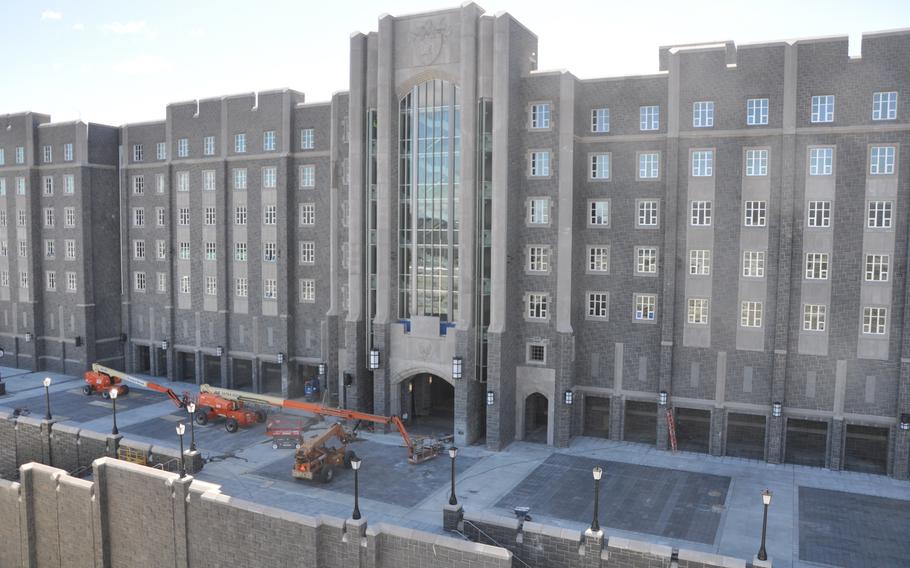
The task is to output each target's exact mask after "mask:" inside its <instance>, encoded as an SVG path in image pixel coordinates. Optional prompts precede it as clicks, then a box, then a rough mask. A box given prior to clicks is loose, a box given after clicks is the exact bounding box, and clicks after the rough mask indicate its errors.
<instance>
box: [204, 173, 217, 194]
mask: <svg viewBox="0 0 910 568" xmlns="http://www.w3.org/2000/svg"><path fill="white" fill-rule="evenodd" d="M202 191H215V170H205V171H203V172H202Z"/></svg>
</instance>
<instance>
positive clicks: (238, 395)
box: [199, 385, 443, 464]
mask: <svg viewBox="0 0 910 568" xmlns="http://www.w3.org/2000/svg"><path fill="white" fill-rule="evenodd" d="M206 394H212V395H217V396H219V397H221V398H224V399H226V400H232V401H236V402H239V403H250V404H259V405H266V406H272V407H275V408H283V409H293V410H300V411H302V412H309V413H311V414H316V415H319V416H334V417H336V418H341V419H342V420H354V421H356V422H357V423H358V424H359V423H360V422H372V423H375V424H383V425H388V426H394V427H395V428H396V429H397V430H398V433H399V434H401V438H402V439H403V440H404V444H405V446H406V447H407V448H408V463H412V464H416V463H421V462H425V461H427V460H429V459H432V458H434V457H436V455H438V454H439V452H440V451H442V449H443V444H442V442H440V441H439V440H437V439H435V438H416V439H412V438H411V436H410V435H408V431H407V430H406V429H405V427H404V424H403V423H402V422H401V419H400V418H399V417H397V416H380V415H378V414H367V413H366V412H357V411H356V410H348V409H346V408H331V407H328V406H323V405H321V404H317V403H314V402H300V401H297V400H287V399H285V398H280V397H277V396H269V395H265V394H256V393H250V392H245V391H237V390H231V389H224V388H220V387H213V386H211V385H201V386H200V387H199V396H200V397H202V396H203V395H206ZM355 430H356V428H355Z"/></svg>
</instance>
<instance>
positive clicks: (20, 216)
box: [16, 209, 28, 227]
mask: <svg viewBox="0 0 910 568" xmlns="http://www.w3.org/2000/svg"><path fill="white" fill-rule="evenodd" d="M16 217H17V218H16V225H17V226H19V227H25V226H26V225H28V214H27V213H26V212H25V210H23V209H19V210H17V211H16Z"/></svg>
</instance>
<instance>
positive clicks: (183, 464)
mask: <svg viewBox="0 0 910 568" xmlns="http://www.w3.org/2000/svg"><path fill="white" fill-rule="evenodd" d="M184 432H186V425H184V424H182V423H181V424H178V425H177V437H178V438H180V478H181V479H183V478H184V477H186V462H185V461H184V457H183V433H184Z"/></svg>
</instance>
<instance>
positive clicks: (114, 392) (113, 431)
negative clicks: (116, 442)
mask: <svg viewBox="0 0 910 568" xmlns="http://www.w3.org/2000/svg"><path fill="white" fill-rule="evenodd" d="M109 394H110V397H111V404H112V405H113V407H112V408H113V410H114V427H113V428H111V434H112V435H113V436H116V435H117V434H119V433H120V431H119V430H117V396H118V395H119V394H120V392H119V391H118V390H117V387H114V388H112V389H111V390H110V391H109Z"/></svg>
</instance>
